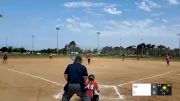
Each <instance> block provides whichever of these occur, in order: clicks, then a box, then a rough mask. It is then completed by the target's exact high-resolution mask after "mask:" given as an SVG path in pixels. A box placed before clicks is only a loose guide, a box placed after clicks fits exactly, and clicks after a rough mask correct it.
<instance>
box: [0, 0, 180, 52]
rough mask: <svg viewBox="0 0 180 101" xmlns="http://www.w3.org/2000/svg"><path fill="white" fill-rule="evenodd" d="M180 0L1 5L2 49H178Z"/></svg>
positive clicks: (38, 0)
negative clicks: (144, 46) (146, 46)
mask: <svg viewBox="0 0 180 101" xmlns="http://www.w3.org/2000/svg"><path fill="white" fill-rule="evenodd" d="M179 10H180V0H0V14H1V15H3V16H2V17H0V47H4V46H13V47H25V48H26V49H29V50H31V49H32V36H33V35H34V36H35V37H34V49H35V50H39V49H46V48H56V47H57V30H56V28H57V27H59V28H60V30H59V31H58V36H59V37H58V39H59V42H58V43H59V46H58V47H59V48H62V47H64V46H65V44H67V43H69V42H70V41H73V40H74V41H75V42H76V43H77V45H78V46H80V47H82V48H89V49H90V48H97V47H98V35H97V32H100V35H99V44H100V47H104V46H120V45H121V46H123V47H127V46H130V45H137V44H139V43H142V42H144V43H151V44H156V45H165V46H167V47H170V48H178V47H179V40H178V36H177V34H178V33H180V13H179V12H180V11H179Z"/></svg>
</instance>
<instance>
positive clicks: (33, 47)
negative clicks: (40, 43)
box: [32, 35, 35, 54]
mask: <svg viewBox="0 0 180 101" xmlns="http://www.w3.org/2000/svg"><path fill="white" fill-rule="evenodd" d="M34 37H35V36H34V35H32V54H33V53H34Z"/></svg>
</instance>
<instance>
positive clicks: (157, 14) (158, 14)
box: [151, 12, 164, 16]
mask: <svg viewBox="0 0 180 101" xmlns="http://www.w3.org/2000/svg"><path fill="white" fill-rule="evenodd" d="M163 14H164V13H163V12H159V13H152V14H151V15H153V16H161V15H163Z"/></svg>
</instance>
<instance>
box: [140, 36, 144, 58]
mask: <svg viewBox="0 0 180 101" xmlns="http://www.w3.org/2000/svg"><path fill="white" fill-rule="evenodd" d="M141 41H142V43H143V39H141ZM141 47H142V55H143V52H144V50H143V48H144V47H143V46H141Z"/></svg>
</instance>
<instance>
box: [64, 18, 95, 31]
mask: <svg viewBox="0 0 180 101" xmlns="http://www.w3.org/2000/svg"><path fill="white" fill-rule="evenodd" d="M66 22H67V28H69V29H70V30H72V31H82V30H83V29H86V28H92V27H94V26H93V25H92V24H90V23H88V22H82V21H81V19H80V18H78V17H72V18H67V19H66Z"/></svg>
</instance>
